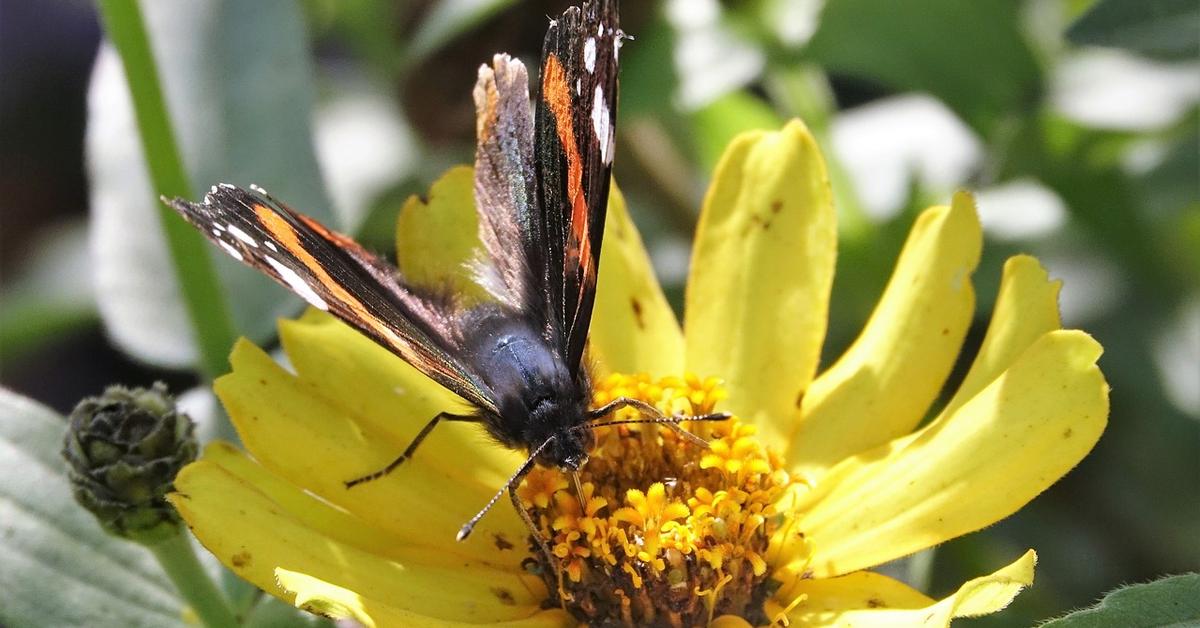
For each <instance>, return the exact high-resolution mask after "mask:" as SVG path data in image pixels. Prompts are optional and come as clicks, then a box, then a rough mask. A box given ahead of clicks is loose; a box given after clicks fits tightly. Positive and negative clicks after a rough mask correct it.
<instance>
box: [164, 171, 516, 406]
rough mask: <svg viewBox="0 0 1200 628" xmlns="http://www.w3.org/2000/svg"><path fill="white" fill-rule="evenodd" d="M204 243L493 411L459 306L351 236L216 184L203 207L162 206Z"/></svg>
mask: <svg viewBox="0 0 1200 628" xmlns="http://www.w3.org/2000/svg"><path fill="white" fill-rule="evenodd" d="M167 202H168V203H169V204H170V205H171V207H173V208H174V209H175V210H176V211H178V212H179V213H180V214H182V215H183V217H184V218H186V219H187V220H188V221H189V222H191V223H192V224H193V225H195V226H196V227H197V228H199V229H200V230H201V231H202V232H203V233H204V234H205V235H206V236H207V237H208V239H209V240H212V241H213V242H214V243H216V244H217V245H219V246H220V247H221V248H222V249H224V250H225V252H226V253H228V254H229V255H231V256H232V257H234V258H236V259H237V260H239V261H241V262H243V263H246V264H248V265H250V266H253V267H255V268H257V269H258V270H260V271H262V272H263V273H265V274H267V275H269V276H270V277H272V278H273V279H275V280H276V281H278V282H279V283H280V284H282V285H284V286H285V287H287V288H288V289H290V290H292V291H293V292H295V293H296V294H297V295H299V296H300V297H301V298H303V299H304V300H305V301H307V302H308V303H309V304H310V305H312V306H313V307H316V308H319V309H322V310H325V311H328V312H330V313H331V314H334V315H335V316H337V317H338V318H340V319H342V320H343V321H345V322H346V323H349V324H350V326H352V327H354V328H355V329H357V330H359V331H360V332H362V333H364V334H366V335H367V336H368V337H370V338H371V339H372V340H374V341H375V342H376V343H378V344H380V345H383V346H384V347H386V348H388V349H389V350H391V351H392V352H393V353H395V354H396V355H398V356H400V357H401V358H402V359H404V361H406V362H408V363H409V364H411V365H413V366H414V367H416V368H417V369H418V370H420V371H421V372H423V373H425V374H426V375H427V376H429V377H430V378H432V379H433V380H435V381H437V382H438V383H439V384H441V385H443V386H445V387H446V388H448V389H450V390H451V391H454V392H455V393H457V394H458V395H459V396H461V397H463V398H464V399H466V400H467V401H469V402H471V403H472V404H474V405H476V406H478V407H479V408H482V409H485V410H489V411H492V412H495V409H496V406H495V403H494V401H493V399H492V395H491V393H490V391H488V390H487V389H486V388H485V387H484V386H483V385H482V384H481V383H480V382H481V379H480V378H479V376H478V375H477V374H475V373H473V372H471V371H470V367H469V363H467V362H465V361H464V360H462V359H461V350H460V347H459V345H458V340H459V334H458V333H457V320H456V318H457V314H456V308H455V307H454V306H453V304H452V303H450V302H449V301H447V300H445V299H442V298H439V297H436V296H433V295H427V294H423V293H421V292H420V291H418V290H415V289H413V288H412V287H410V286H407V285H405V284H404V283H403V282H402V281H401V279H400V277H399V275H398V273H397V272H396V270H395V269H394V268H393V267H392V266H390V265H389V264H387V263H386V262H385V261H383V260H381V259H379V258H378V257H376V256H375V255H373V254H371V253H370V252H368V251H367V250H365V249H363V248H362V247H361V246H359V245H358V244H357V243H356V242H354V241H353V240H352V239H350V238H348V237H346V236H344V235H342V234H340V233H337V232H334V231H332V230H330V229H327V228H326V227H324V226H323V225H321V224H320V223H318V222H316V221H314V220H312V219H311V218H308V217H306V216H303V215H301V214H298V213H296V212H294V211H292V210H291V209H289V208H288V207H286V206H284V205H283V204H282V203H279V202H278V201H276V200H275V199H273V198H271V197H270V196H268V195H267V194H265V193H264V192H262V191H261V190H258V189H252V190H245V189H242V188H238V187H234V186H232V185H227V184H222V185H220V186H216V187H214V188H213V189H212V191H211V192H210V193H209V194H208V195H207V196H205V198H204V202H203V203H191V202H188V201H184V200H181V199H175V200H170V201H167Z"/></svg>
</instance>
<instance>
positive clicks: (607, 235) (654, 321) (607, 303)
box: [588, 184, 683, 377]
mask: <svg viewBox="0 0 1200 628" xmlns="http://www.w3.org/2000/svg"><path fill="white" fill-rule="evenodd" d="M588 343H589V344H588V355H589V356H590V357H591V358H592V359H593V360H594V361H595V362H596V363H597V364H596V365H597V367H598V368H599V373H597V374H598V375H603V374H606V373H612V372H620V373H649V374H650V375H652V376H654V377H664V376H667V375H676V374H678V373H680V372H681V371H682V370H683V332H681V331H680V329H679V321H678V320H676V319H675V313H674V312H673V311H671V305H670V304H669V303H667V298H666V297H665V296H664V295H663V291H662V288H661V287H660V286H659V285H658V279H657V278H656V277H655V276H654V268H653V267H652V266H651V265H650V258H649V256H647V255H646V248H645V247H644V246H642V238H641V236H639V235H638V231H637V227H636V226H635V225H634V224H633V221H632V220H630V218H629V212H628V211H626V209H625V197H624V195H622V194H621V191H620V190H618V189H617V186H616V185H615V184H614V185H613V186H612V189H611V192H610V193H609V197H608V219H607V221H606V222H605V225H604V247H603V248H602V249H601V252H600V281H599V284H598V285H597V288H596V306H595V311H594V312H593V314H592V328H591V332H590V336H589V338H588Z"/></svg>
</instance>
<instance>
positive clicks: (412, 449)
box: [345, 412, 479, 488]
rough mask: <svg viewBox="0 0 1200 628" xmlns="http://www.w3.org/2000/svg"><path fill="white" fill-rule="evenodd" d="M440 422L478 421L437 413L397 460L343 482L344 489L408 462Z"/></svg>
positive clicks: (468, 417)
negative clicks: (372, 471)
mask: <svg viewBox="0 0 1200 628" xmlns="http://www.w3.org/2000/svg"><path fill="white" fill-rule="evenodd" d="M442 421H462V422H466V423H474V422H477V421H479V417H476V416H473V415H470V414H453V413H450V412H442V413H439V414H438V415H437V416H435V417H433V418H432V419H430V421H429V423H428V424H426V425H425V427H423V428H421V431H420V432H417V436H416V438H413V440H412V442H411V443H409V444H408V447H406V448H405V449H404V453H402V454H400V457H399V458H396V459H395V460H393V461H391V462H390V463H388V465H387V466H386V467H384V468H382V469H380V470H378V471H376V472H374V473H368V474H367V475H364V476H362V477H358V478H354V479H353V480H348V481H346V482H345V484H346V488H353V487H355V486H358V485H359V484H362V483H363V482H370V481H371V480H378V479H379V478H381V477H383V476H385V475H387V474H389V473H391V472H392V471H393V470H394V469H395V468H396V467H398V466H400V465H401V464H402V463H403V462H404V461H405V460H408V459H409V458H411V457H412V455H413V453H414V452H416V451H417V447H418V446H420V444H421V442H422V441H424V440H425V437H426V436H429V433H430V432H432V431H433V428H435V427H437V424H438V423H440V422H442Z"/></svg>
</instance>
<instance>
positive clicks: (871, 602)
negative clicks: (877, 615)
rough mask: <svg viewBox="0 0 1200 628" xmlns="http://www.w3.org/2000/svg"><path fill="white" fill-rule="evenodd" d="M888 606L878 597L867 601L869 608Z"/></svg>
mask: <svg viewBox="0 0 1200 628" xmlns="http://www.w3.org/2000/svg"><path fill="white" fill-rule="evenodd" d="M886 606H887V604H884V603H883V600H881V599H879V598H877V597H873V598H871V599H869V600H867V608H884V607H886Z"/></svg>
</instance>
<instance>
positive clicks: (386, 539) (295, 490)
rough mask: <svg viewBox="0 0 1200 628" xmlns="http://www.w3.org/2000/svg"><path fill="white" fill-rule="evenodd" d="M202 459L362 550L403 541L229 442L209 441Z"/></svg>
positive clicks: (376, 549) (390, 546)
mask: <svg viewBox="0 0 1200 628" xmlns="http://www.w3.org/2000/svg"><path fill="white" fill-rule="evenodd" d="M201 460H202V461H203V462H204V463H206V464H214V465H217V466H218V467H220V468H221V469H222V470H223V471H225V472H226V473H228V474H230V475H232V476H234V477H237V478H240V479H241V480H242V481H244V482H246V483H248V484H250V485H252V486H254V488H255V489H256V490H258V491H259V492H260V493H262V494H263V495H265V496H266V497H267V498H268V499H270V500H271V501H272V502H274V503H275V504H276V505H277V506H278V507H279V508H281V509H283V511H285V512H286V513H287V514H288V515H290V516H292V517H294V518H296V519H297V520H299V521H300V522H302V523H303V524H304V525H305V526H307V527H308V528H311V529H312V530H314V531H315V532H317V533H319V534H322V535H324V536H327V537H329V538H332V539H334V540H336V541H339V542H341V543H345V544H347V545H353V546H355V547H357V548H359V549H362V550H364V551H371V552H375V553H382V554H385V555H390V554H388V551H389V550H391V549H397V548H399V547H402V545H403V542H404V539H402V538H400V537H397V536H395V535H393V534H390V533H388V532H387V531H385V530H382V529H380V528H376V527H372V526H370V525H367V524H366V523H365V522H364V521H363V520H362V519H359V518H358V517H355V516H354V515H352V514H350V513H348V512H346V511H344V510H339V509H337V508H334V507H333V506H331V505H329V504H328V503H326V502H324V501H322V500H320V499H317V498H316V497H313V496H312V495H311V494H310V493H307V492H305V491H304V490H303V489H301V488H299V487H297V486H295V485H294V484H290V483H288V482H287V481H285V480H283V479H282V478H280V477H279V476H277V475H274V474H272V473H271V472H270V471H267V470H266V469H265V468H263V467H262V465H260V464H258V463H257V462H255V461H254V460H251V459H250V457H249V456H247V455H246V454H245V452H243V451H241V450H239V449H237V448H236V447H234V446H233V445H231V444H229V443H226V442H221V441H217V442H214V443H211V444H209V445H208V446H207V447H205V448H204V456H203V457H202V458H201ZM183 486H185V485H181V484H178V483H177V487H179V490H181V491H182V490H184V489H183V488H182V487H183ZM189 488H190V485H189ZM189 523H190V522H189ZM193 527H194V525H193ZM217 532H218V533H220V532H221V531H217Z"/></svg>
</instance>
